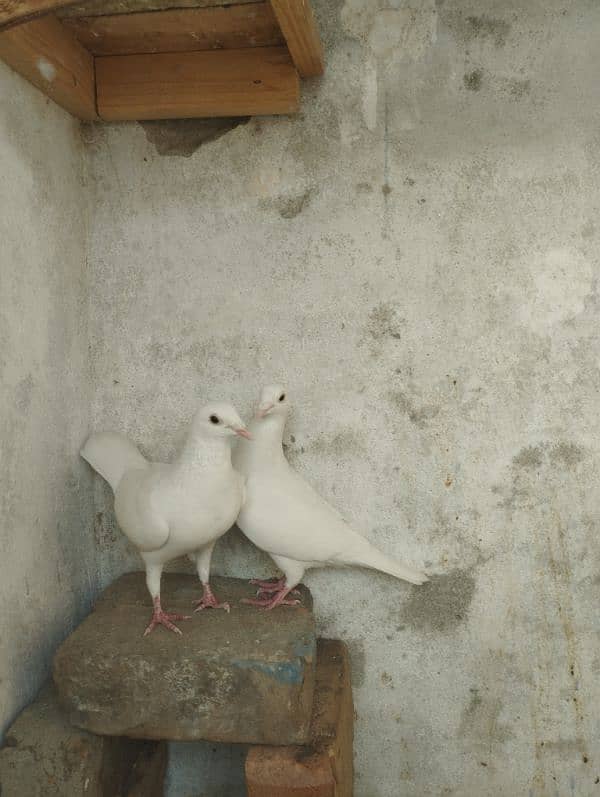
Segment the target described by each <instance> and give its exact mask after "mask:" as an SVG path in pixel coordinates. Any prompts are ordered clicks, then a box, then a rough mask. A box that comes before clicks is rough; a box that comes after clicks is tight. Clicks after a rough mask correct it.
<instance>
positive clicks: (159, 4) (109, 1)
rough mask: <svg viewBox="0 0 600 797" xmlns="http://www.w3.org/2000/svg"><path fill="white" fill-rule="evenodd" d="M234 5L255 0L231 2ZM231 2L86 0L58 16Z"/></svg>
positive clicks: (97, 14)
mask: <svg viewBox="0 0 600 797" xmlns="http://www.w3.org/2000/svg"><path fill="white" fill-rule="evenodd" d="M233 2H234V3H235V4H242V3H255V2H256V0H233ZM231 4H232V0H86V2H83V3H82V2H73V0H71V2H70V3H68V4H67V6H66V7H65V9H64V10H63V11H61V13H60V16H61V17H65V16H71V17H101V16H105V15H106V14H137V13H142V12H144V11H166V10H167V9H175V8H214V7H216V6H227V5H231Z"/></svg>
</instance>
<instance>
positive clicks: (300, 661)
mask: <svg viewBox="0 0 600 797" xmlns="http://www.w3.org/2000/svg"><path fill="white" fill-rule="evenodd" d="M212 583H213V587H214V590H215V592H216V594H217V596H218V597H219V598H220V599H221V600H228V601H229V602H230V603H231V613H230V614H227V613H226V612H224V611H220V610H214V609H207V610H204V611H202V612H199V613H197V614H195V615H194V616H193V618H192V619H191V620H187V621H182V622H181V623H180V627H181V630H182V632H183V634H182V635H181V636H179V635H176V634H173V633H170V632H169V631H166V630H165V629H164V628H157V629H156V630H155V631H153V633H152V634H150V635H149V636H147V637H144V636H143V631H144V628H145V627H146V625H147V623H148V620H149V618H150V613H151V606H150V597H149V595H148V593H147V590H146V586H145V580H144V575H143V574H142V573H130V574H128V575H125V576H122V577H121V578H120V579H118V580H117V581H116V582H115V583H114V584H113V585H112V586H111V587H109V589H108V590H107V591H106V592H105V593H104V595H103V596H102V597H101V598H100V600H99V601H98V603H97V604H96V607H95V609H94V611H93V612H92V614H91V615H90V616H89V617H88V618H87V619H86V620H85V621H84V622H83V623H82V624H81V625H80V626H79V628H77V629H76V630H75V632H74V633H73V634H72V635H71V636H70V637H69V638H68V639H67V640H66V641H65V642H64V643H63V645H62V646H61V648H60V649H59V651H58V653H57V654H56V656H55V660H54V680H55V683H56V685H57V688H58V691H59V696H60V699H61V702H62V704H63V706H64V708H65V711H66V712H67V715H68V717H69V720H70V721H71V722H72V723H73V724H74V725H76V726H78V727H80V728H85V729H86V730H89V731H91V732H93V733H98V734H107V735H111V736H130V737H133V738H140V739H169V740H173V741H195V740H201V739H205V740H208V741H215V742H242V743H251V744H294V743H298V742H304V741H306V740H307V739H308V738H309V733H310V721H311V707H312V700H313V691H314V679H315V650H316V636H315V625H314V617H313V614H312V600H311V597H310V593H309V592H308V591H307V590H306V589H303V590H301V599H302V605H301V606H295V607H289V606H282V607H279V608H277V609H275V610H273V611H271V612H264V611H260V610H258V609H257V608H256V607H252V606H245V605H240V603H239V601H240V599H241V598H242V597H249V596H252V595H254V594H255V589H254V588H253V587H251V586H250V585H249V584H248V582H246V581H242V580H240V579H224V578H221V579H219V578H214V579H213V582H212ZM200 592H201V590H200V587H199V584H198V580H197V578H196V577H194V576H190V575H183V574H177V573H168V574H165V575H163V580H162V599H163V600H162V603H163V606H164V607H165V609H166V610H167V611H176V612H182V613H184V612H188V613H189V612H190V611H191V606H192V601H193V599H194V598H198V597H200Z"/></svg>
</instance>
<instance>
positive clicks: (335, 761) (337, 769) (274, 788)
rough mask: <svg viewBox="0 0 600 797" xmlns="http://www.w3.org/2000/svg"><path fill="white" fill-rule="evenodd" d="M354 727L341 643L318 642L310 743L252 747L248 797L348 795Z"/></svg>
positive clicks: (347, 666) (345, 655) (248, 762)
mask: <svg viewBox="0 0 600 797" xmlns="http://www.w3.org/2000/svg"><path fill="white" fill-rule="evenodd" d="M353 727H354V708H353V702H352V687H351V683H350V663H349V658H348V651H347V649H346V646H345V645H344V643H343V642H339V641H337V640H331V639H320V640H319V641H318V644H317V672H316V685H315V698H314V705H313V716H312V723H311V740H310V743H309V744H308V745H306V746H303V747H300V746H291V747H252V748H251V749H250V750H249V751H248V756H247V758H246V787H247V790H248V797H309V796H310V797H352V788H353V786H352V784H353V763H352V741H353Z"/></svg>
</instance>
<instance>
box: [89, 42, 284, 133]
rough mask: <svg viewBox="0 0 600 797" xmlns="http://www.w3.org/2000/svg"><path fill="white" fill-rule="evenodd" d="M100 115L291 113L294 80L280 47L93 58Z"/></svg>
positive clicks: (123, 117) (109, 117) (114, 118)
mask: <svg viewBox="0 0 600 797" xmlns="http://www.w3.org/2000/svg"><path fill="white" fill-rule="evenodd" d="M96 81H97V84H96V85H97V98H98V112H99V114H100V116H101V118H102V119H106V120H108V121H118V120H126V119H175V118H190V117H210V116H255V115H262V114H288V113H295V112H296V111H297V110H298V105H299V94H300V90H299V80H298V73H297V72H296V69H295V68H294V65H293V63H292V60H291V58H290V56H289V53H288V51H287V49H286V48H285V47H255V48H248V49H246V50H213V51H210V52H206V51H205V52H193V53H154V54H149V55H111V56H98V57H97V58H96Z"/></svg>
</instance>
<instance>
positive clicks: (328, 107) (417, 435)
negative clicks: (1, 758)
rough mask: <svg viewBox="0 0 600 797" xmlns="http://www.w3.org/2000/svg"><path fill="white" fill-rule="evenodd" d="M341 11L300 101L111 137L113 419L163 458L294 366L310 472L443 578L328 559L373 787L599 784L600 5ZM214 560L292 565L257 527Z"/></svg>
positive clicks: (94, 244) (381, 791)
mask: <svg viewBox="0 0 600 797" xmlns="http://www.w3.org/2000/svg"><path fill="white" fill-rule="evenodd" d="M316 7H317V11H318V16H319V21H320V25H321V28H322V30H323V31H324V33H325V38H326V52H327V74H326V76H325V77H324V79H323V80H322V81H320V82H318V81H317V82H314V83H312V84H305V85H304V88H303V107H302V113H301V115H300V116H299V117H298V118H294V119H255V120H252V121H250V122H249V123H248V124H246V125H242V126H239V127H237V128H236V129H235V130H233V131H231V132H229V133H227V134H226V135H224V136H222V137H221V138H219V139H217V140H214V141H212V142H210V143H204V144H203V145H202V146H200V147H199V148H198V149H196V151H195V152H193V150H194V146H195V145H194V130H195V129H196V130H198V129H199V127H198V126H197V127H196V128H194V124H193V123H188V124H187V125H185V126H183V127H182V129H181V130H180V132H179V133H178V132H177V128H176V127H174V126H173V125H165V126H163V127H161V126H160V125H155V126H152V127H151V126H146V128H145V129H142V127H140V126H136V125H127V126H125V125H124V126H113V127H108V128H104V129H102V130H98V129H96V130H92V131H88V135H89V137H90V138H91V139H92V141H93V146H92V147H91V149H90V153H91V167H92V169H93V175H94V178H95V181H96V182H95V186H96V205H95V214H94V224H93V228H92V231H91V267H92V277H93V288H92V296H93V303H92V319H91V332H92V353H93V358H94V367H95V373H96V380H97V381H96V393H95V405H94V417H95V423H96V425H97V426H101V427H107V428H111V427H115V428H121V429H123V430H125V431H126V432H128V433H129V434H131V435H132V436H133V438H134V439H135V440H136V441H138V442H139V443H140V444H141V445H142V446H143V449H144V451H145V452H146V453H147V454H149V455H151V456H152V457H157V458H161V457H168V456H170V455H171V454H172V453H173V451H174V443H175V441H176V440H177V439H178V435H179V434H180V430H181V429H182V427H183V425H184V424H185V422H187V420H188V419H189V418H190V415H191V413H192V412H193V410H194V408H195V406H196V405H197V404H198V403H199V402H201V401H204V400H205V399H206V398H208V397H209V396H217V397H220V396H224V397H231V398H232V399H233V400H234V401H235V402H236V404H237V405H238V407H239V409H240V411H241V412H242V413H243V414H246V415H248V414H249V412H250V408H251V405H252V403H253V401H254V400H255V398H256V396H257V392H258V389H259V387H260V385H262V384H263V383H265V382H270V381H272V380H274V379H277V380H282V381H284V382H285V383H286V384H287V385H288V386H289V391H290V394H291V396H292V397H293V400H294V402H295V412H294V415H293V418H292V419H291V421H290V424H289V428H288V430H287V441H286V442H287V443H288V454H289V456H290V458H291V459H292V461H293V463H294V465H295V466H296V467H297V468H298V469H299V470H300V471H301V472H302V473H303V474H305V475H306V476H307V477H308V478H310V479H311V480H312V481H313V482H314V483H315V484H316V485H318V486H319V488H320V490H321V491H322V493H323V494H324V495H325V496H327V497H328V498H329V499H331V501H332V502H333V503H334V504H335V505H336V506H338V507H339V508H340V509H342V510H343V511H344V512H345V514H346V515H347V517H348V518H349V519H350V520H351V521H353V522H354V523H355V524H356V526H357V527H359V528H362V529H364V530H365V533H366V534H367V535H368V537H369V538H370V539H371V540H372V541H373V542H375V543H376V544H377V545H379V546H380V547H381V548H382V549H384V550H386V551H388V552H389V553H392V554H395V555H397V556H398V557H401V558H404V559H406V560H409V561H411V562H413V563H415V564H417V565H423V564H424V565H425V566H426V567H427V568H428V569H429V571H430V572H431V573H433V574H437V575H436V576H435V577H434V578H433V579H432V582H431V584H430V585H429V586H428V587H426V588H423V589H417V588H411V587H409V586H407V585H405V584H402V583H399V582H395V581H394V580H392V579H390V578H386V577H384V576H379V575H373V574H369V573H365V572H356V571H355V572H341V573H340V572H318V573H313V574H311V575H310V576H309V577H308V578H307V583H308V584H309V585H310V587H311V589H312V590H313V592H314V595H315V598H316V612H317V617H318V621H319V626H320V630H321V632H322V633H323V634H326V635H329V636H334V637H341V638H342V639H345V640H347V641H348V642H349V644H350V648H351V651H352V661H353V667H354V685H355V695H356V709H357V721H356V794H357V797H397V795H400V794H402V795H407V796H408V797H423V795H451V794H454V795H468V796H469V797H484V796H485V795H489V797H492V795H493V797H498V795H511V797H512V796H513V795H517V794H518V795H525V794H531V795H538V796H541V795H551V794H557V795H561V796H562V795H567V794H573V795H578V796H579V797H583V796H584V795H592V794H595V792H596V790H597V788H598V786H597V785H595V782H596V778H597V777H598V776H600V770H599V769H598V766H597V763H598V755H599V754H600V746H599V741H598V740H599V739H600V734H599V730H600V729H599V727H598V719H597V716H596V715H597V711H596V706H597V704H598V700H599V699H600V693H599V687H598V683H599V677H598V673H599V669H600V657H599V655H598V650H597V640H598V636H597V634H598V630H599V622H598V601H599V598H600V582H599V578H598V572H599V565H600V561H599V558H600V557H599V553H598V551H599V549H598V532H599V523H600V520H599V518H600V506H599V500H598V489H597V485H598V476H599V473H600V451H599V446H598V432H599V431H600V428H599V427H600V421H599V417H600V416H599V413H598V401H597V397H598V391H599V389H600V371H599V367H598V350H597V341H598V323H599V320H600V319H599V307H600V305H599V299H598V292H597V286H598V283H597V279H598V255H597V247H598V233H599V229H600V228H599V223H598V217H599V213H598V211H599V204H600V192H599V190H598V181H599V178H600V173H599V167H598V163H599V162H600V160H599V157H600V136H599V134H598V107H599V104H600V92H599V86H600V83H599V81H598V75H599V74H600V50H599V49H598V47H597V40H598V35H599V34H600V7H598V5H597V3H595V2H591V1H590V0H577V1H576V2H569V3H564V2H558V0H550V1H549V2H548V1H547V0H544V2H543V3H542V2H537V0H536V1H534V2H522V1H520V2H513V1H512V0H502V1H501V2H498V0H493V2H492V0H484V1H483V2H482V1H481V0H478V1H477V2H475V0H472V1H470V0H446V1H445V2H444V1H443V0H438V2H433V0H419V2H406V1H404V0H395V1H394V2H391V3H387V2H386V3H383V2H374V1H373V0H346V3H345V4H343V5H341V4H340V3H336V2H329V0H321V2H317V3H316ZM157 143H158V145H159V148H160V151H161V152H162V153H163V154H158V152H157V147H156V144H157ZM197 143H198V142H197V141H196V144H197ZM170 148H171V151H172V152H174V153H179V155H176V154H173V155H171V156H169V150H170ZM191 152H193V154H190V153H191ZM181 153H184V154H186V155H188V156H189V157H184V156H183V155H182V154H181ZM292 435H293V440H292ZM100 497H101V498H102V496H100ZM109 507H110V498H108V499H107V500H106V504H105V505H104V504H103V505H102V511H104V512H106V513H107V514H106V518H105V523H106V524H107V535H108V536H110V535H112V534H113V533H114V534H115V539H114V542H112V541H111V543H110V545H108V546H107V551H106V559H107V561H108V560H109V559H110V560H111V562H112V565H111V566H113V567H114V568H115V569H116V570H119V569H122V568H125V567H130V566H132V565H133V564H134V562H135V561H136V560H134V559H133V558H130V557H129V556H128V555H126V556H125V558H123V557H122V554H121V551H123V549H124V546H123V543H122V540H121V538H120V537H118V536H116V533H115V532H113V530H112V527H111V520H110V509H109ZM125 553H126V552H125ZM215 566H216V568H217V569H218V570H221V571H226V572H228V573H232V574H239V575H250V574H256V573H258V572H259V571H262V572H265V568H264V563H263V562H262V560H260V559H258V558H257V557H256V556H255V554H254V553H253V552H252V550H251V549H250V548H249V546H247V545H246V544H244V543H243V542H241V541H240V540H239V539H238V538H237V537H236V536H235V535H232V536H229V537H228V538H227V539H225V540H224V541H223V542H222V543H221V544H220V546H219V550H218V554H217V556H216V562H215ZM267 572H268V570H267ZM184 759H185V755H184V754H181V756H180V760H181V761H183V760H184ZM180 780H181V782H184V781H185V782H186V783H187V784H188V788H187V790H186V791H181V792H179V793H181V794H184V793H185V794H188V793H189V781H186V779H185V778H181V779H180ZM197 792H198V793H201V792H202V783H201V782H199V783H198V786H197ZM172 793H173V794H175V793H177V792H176V791H175V790H173V792H172Z"/></svg>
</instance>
